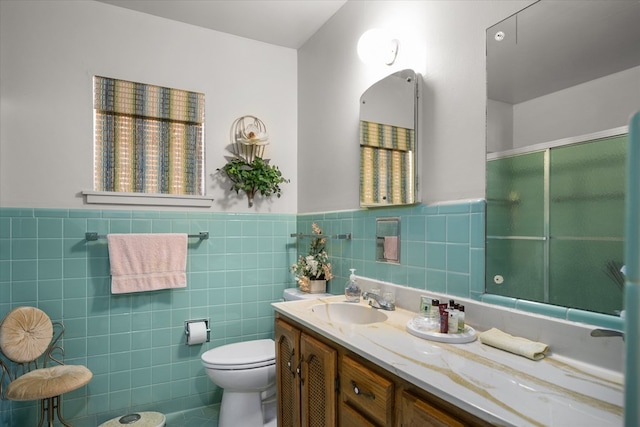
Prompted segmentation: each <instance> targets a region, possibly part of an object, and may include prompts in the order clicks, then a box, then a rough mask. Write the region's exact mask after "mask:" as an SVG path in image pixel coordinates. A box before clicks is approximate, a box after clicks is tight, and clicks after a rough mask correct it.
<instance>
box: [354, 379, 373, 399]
mask: <svg viewBox="0 0 640 427" xmlns="http://www.w3.org/2000/svg"><path fill="white" fill-rule="evenodd" d="M351 387H353V392H354V393H355V394H356V395H358V396H362V397H366V398H368V399H371V400H375V399H376V396H375V395H374V394H373V393H368V392H366V391H362V390H360V387H358V384H356V382H355V381H353V380H351Z"/></svg>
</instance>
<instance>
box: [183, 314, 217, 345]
mask: <svg viewBox="0 0 640 427" xmlns="http://www.w3.org/2000/svg"><path fill="white" fill-rule="evenodd" d="M202 322H204V325H205V327H206V331H207V340H206V341H205V342H209V341H210V339H211V328H209V319H191V320H185V321H184V334H185V335H186V336H187V339H186V340H185V344H186V345H189V324H191V323H202Z"/></svg>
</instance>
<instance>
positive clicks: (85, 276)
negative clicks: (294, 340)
mask: <svg viewBox="0 0 640 427" xmlns="http://www.w3.org/2000/svg"><path fill="white" fill-rule="evenodd" d="M378 217H399V218H400V221H401V252H400V253H401V262H400V264H386V263H379V262H376V261H375V229H376V224H375V221H376V218H378ZM312 222H316V223H317V224H318V225H319V226H320V227H321V228H322V230H323V232H324V233H325V234H330V235H331V234H346V233H351V234H352V236H353V238H352V239H351V240H333V239H330V240H328V241H327V250H328V253H329V256H330V261H331V263H332V265H333V272H334V274H335V276H336V277H335V278H334V279H333V280H331V281H330V282H329V291H330V292H332V293H335V294H342V293H343V292H344V283H345V282H346V280H347V277H348V275H349V269H350V268H356V269H357V274H359V275H362V276H366V277H371V278H375V279H379V280H384V281H388V282H392V283H395V284H399V285H405V286H411V287H414V288H418V289H425V290H431V291H434V292H443V293H448V294H451V295H454V296H460V297H470V298H473V299H477V300H482V301H485V302H488V303H492V304H497V305H502V306H507V307H512V308H516V307H517V308H519V309H522V310H525V311H530V312H534V313H539V314H545V315H550V316H554V317H559V318H565V319H569V320H576V321H582V322H587V323H592V324H595V325H602V326H604V327H610V328H617V327H621V322H620V319H619V318H615V317H613V316H603V315H600V314H598V313H591V312H585V311H581V310H575V309H571V310H567V309H566V308H563V307H557V306H549V305H545V304H539V303H530V302H528V301H523V300H518V299H515V298H508V297H502V296H498V295H490V294H485V293H484V275H485V273H484V270H485V264H484V263H485V260H484V258H485V256H484V255H485V252H484V251H485V249H484V240H485V203H484V201H481V200H480V201H472V202H464V203H456V204H450V205H439V206H424V205H415V206H408V207H401V208H379V209H368V210H355V211H342V212H329V213H313V214H300V215H297V216H296V215H269V214H259V215H254V214H224V213H213V214H209V213H207V214H202V213H193V212H188V213H186V212H157V211H135V210H134V211H111V210H110V211H91V210H55V209H14V208H12V209H7V208H5V209H0V317H3V316H4V314H6V312H8V311H9V310H10V309H11V308H12V307H14V306H17V305H34V306H38V307H40V308H42V309H43V310H45V311H46V312H47V313H48V314H49V315H50V316H51V317H52V318H53V319H54V320H63V321H64V322H65V325H66V327H67V332H66V334H65V340H64V346H65V349H66V361H67V363H83V364H86V365H87V366H89V368H91V370H92V371H93V373H94V378H93V380H92V381H91V382H90V384H89V385H88V386H87V387H85V388H84V389H82V390H79V391H77V392H73V393H69V395H67V396H66V397H65V409H64V411H65V414H67V417H68V418H69V419H70V420H71V421H72V422H73V424H74V426H76V427H82V426H87V427H89V426H91V427H94V426H95V425H97V424H99V423H100V422H103V421H105V420H107V419H110V418H113V417H115V416H117V415H122V414H124V413H126V412H130V411H131V410H136V411H142V410H155V411H161V412H163V413H171V412H178V411H182V410H186V409H190V408H196V407H201V406H206V405H209V404H212V403H218V402H219V401H220V398H221V390H220V389H218V388H217V387H216V386H214V385H213V384H212V383H211V381H210V380H209V379H208V378H207V377H206V374H205V373H204V370H203V368H202V365H201V363H200V354H201V353H202V352H204V351H206V350H208V349H209V348H213V347H216V346H219V345H222V344H225V343H229V342H235V341H244V340H249V339H257V338H265V337H272V335H273V309H272V308H271V306H270V303H271V302H272V301H276V300H279V299H280V298H281V296H282V291H283V289H284V288H286V287H291V286H294V281H293V276H292V275H291V273H290V271H289V267H290V266H291V265H292V264H293V263H294V262H295V260H296V257H297V254H298V253H300V254H304V253H306V252H307V251H308V248H309V243H310V239H309V238H292V237H290V236H291V234H293V233H298V232H301V233H303V234H311V223H312ZM86 231H96V232H98V233H99V234H106V233H110V232H111V233H113V232H121V233H129V232H154V233H160V232H187V233H198V232H200V231H209V233H210V236H211V237H210V239H209V240H207V241H203V242H201V243H200V244H197V241H191V244H190V246H189V250H188V262H187V269H188V287H187V289H184V290H183V289H176V290H166V291H155V292H149V293H140V294H132V295H111V294H110V291H109V263H108V255H107V246H106V241H104V240H100V241H97V242H85V241H84V233H85V232H86ZM192 240H193V239H192ZM203 317H207V318H210V319H211V322H212V325H211V336H212V340H211V342H210V343H208V344H204V345H202V346H186V345H185V344H184V342H185V336H184V323H183V322H184V320H187V319H193V318H203ZM35 413H36V411H34V404H33V403H17V402H14V403H9V402H4V401H3V402H2V406H1V409H0V420H1V421H0V425H23V424H24V425H26V424H33V423H34V417H35Z"/></svg>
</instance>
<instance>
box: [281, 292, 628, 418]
mask: <svg viewBox="0 0 640 427" xmlns="http://www.w3.org/2000/svg"><path fill="white" fill-rule="evenodd" d="M344 300H345V298H344V296H335V297H330V298H321V299H315V300H302V301H293V302H280V303H274V304H273V307H274V308H275V310H276V311H277V312H279V313H281V314H283V315H285V316H287V317H289V318H291V319H292V320H294V321H296V322H298V323H300V324H301V325H303V326H306V327H308V328H309V329H311V330H313V331H315V332H317V333H319V334H321V335H323V336H325V337H327V338H328V339H331V340H332V341H334V342H336V343H337V344H339V345H341V346H343V347H345V348H347V349H349V350H351V351H353V352H355V353H357V354H359V355H360V356H362V357H364V358H366V359H368V360H371V361H372V362H374V363H376V364H377V365H379V366H380V367H382V368H384V369H386V370H388V371H390V372H392V373H394V374H395V375H397V376H399V377H401V378H403V379H405V380H407V381H409V382H411V383H412V384H415V385H416V386H418V387H420V388H422V389H424V390H426V391H428V392H430V393H432V394H434V395H436V396H438V397H440V398H442V399H445V400H447V401H449V402H451V403H452V404H454V405H456V406H458V407H460V408H461V409H463V410H465V411H467V412H469V413H471V414H474V415H476V416H477V417H479V418H482V419H484V420H486V421H488V422H491V423H493V424H495V425H506V426H558V427H559V426H562V427H565V426H570V425H571V426H603V425H606V426H616V425H622V423H623V422H622V417H623V394H624V387H623V376H622V374H619V373H617V372H614V371H610V370H607V369H601V368H598V367H596V366H593V365H590V364H586V363H582V362H579V361H574V360H571V359H568V358H566V357H562V356H555V355H551V356H547V357H545V358H544V359H542V360H540V361H533V360H530V359H527V358H525V357H522V356H517V355H514V354H511V353H508V352H505V351H502V350H499V349H495V348H493V347H489V346H487V345H484V344H482V343H480V341H479V340H476V341H474V342H472V343H467V344H445V343H439V342H434V341H428V340H425V339H422V338H418V337H415V336H413V335H410V334H409V333H407V332H406V324H407V322H408V321H410V320H411V319H412V318H413V317H414V315H415V313H413V312H411V311H408V310H404V309H402V308H398V309H396V310H395V311H385V312H384V313H385V314H387V316H388V319H387V320H386V321H384V322H381V323H372V324H366V325H356V324H345V323H338V322H332V321H330V320H323V319H321V318H320V317H318V316H317V315H316V314H314V313H313V312H312V310H311V307H313V306H315V305H317V304H329V303H332V302H340V301H344ZM359 304H361V305H366V303H365V302H360V303H359ZM372 310H373V309H372ZM470 326H472V327H473V326H474V325H473V324H471V325H470ZM478 332H480V331H478Z"/></svg>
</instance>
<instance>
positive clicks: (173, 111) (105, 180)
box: [94, 76, 204, 195]
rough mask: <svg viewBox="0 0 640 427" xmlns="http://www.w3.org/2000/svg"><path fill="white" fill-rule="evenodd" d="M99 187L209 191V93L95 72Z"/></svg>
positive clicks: (96, 177)
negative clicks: (206, 147) (206, 129)
mask: <svg viewBox="0 0 640 427" xmlns="http://www.w3.org/2000/svg"><path fill="white" fill-rule="evenodd" d="M94 112H95V124H94V128H95V129H94V130H95V136H94V141H95V142H94V189H95V190H96V191H114V192H133V193H159V194H184V195H204V94H202V93H197V92H189V91H185V90H178V89H170V88H166V87H160V86H153V85H148V84H143V83H134V82H129V81H124V80H117V79H111V78H107V77H99V76H95V77H94Z"/></svg>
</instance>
